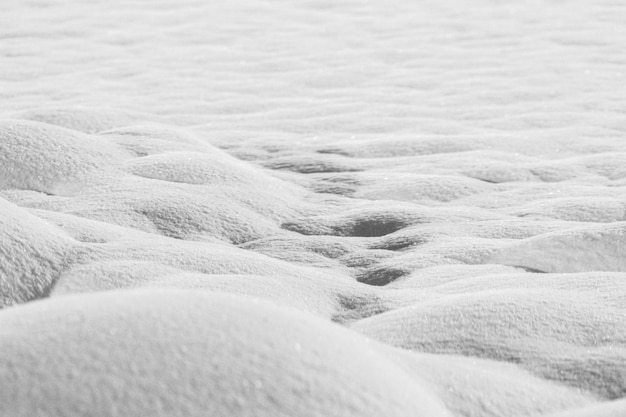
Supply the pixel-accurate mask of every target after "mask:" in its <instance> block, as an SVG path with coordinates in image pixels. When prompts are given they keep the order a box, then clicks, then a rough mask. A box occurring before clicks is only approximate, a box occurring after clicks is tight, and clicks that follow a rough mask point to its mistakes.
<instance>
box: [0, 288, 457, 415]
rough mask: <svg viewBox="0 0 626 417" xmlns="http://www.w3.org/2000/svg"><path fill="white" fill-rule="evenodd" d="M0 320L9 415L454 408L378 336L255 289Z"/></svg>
mask: <svg viewBox="0 0 626 417" xmlns="http://www.w3.org/2000/svg"><path fill="white" fill-rule="evenodd" d="M0 321H1V327H2V328H3V332H2V334H1V336H0V337H1V339H2V340H1V343H0V351H1V356H2V357H3V358H5V360H3V362H2V364H1V365H0V375H1V377H2V379H3V380H5V381H7V380H10V381H12V383H11V384H9V385H8V386H6V387H5V388H4V389H3V390H2V392H1V393H0V398H1V399H2V401H0V410H2V413H3V414H5V415H11V416H15V417H20V416H38V415H50V414H55V415H65V416H85V415H94V414H97V415H102V416H113V415H120V414H123V415H154V416H165V415H173V414H175V415H183V414H184V415H187V416H200V415H207V413H208V414H210V415H238V416H276V415H298V416H320V415H336V416H380V415H386V416H402V417H404V416H407V415H416V416H417V415H428V416H451V414H450V413H449V412H447V410H446V409H445V407H444V406H443V405H442V404H441V402H440V401H439V400H438V398H437V397H436V396H435V395H434V394H433V393H431V392H430V391H429V390H428V389H427V388H426V387H425V385H424V384H423V383H422V382H421V381H420V380H419V379H417V378H415V377H413V376H411V375H409V374H407V373H405V371H403V370H402V369H401V368H400V367H399V366H398V365H396V364H395V363H394V362H392V361H391V360H389V359H386V358H385V357H384V355H383V354H381V353H380V352H379V350H378V349H379V348H378V347H377V345H375V344H374V343H372V342H369V341H368V340H367V339H365V338H363V337H359V336H358V335H355V334H354V333H352V332H350V331H348V330H345V329H342V328H340V327H338V326H335V325H332V324H327V323H325V322H324V321H320V320H316V319H313V318H311V317H310V316H307V315H304V314H301V313H299V312H297V311H296V310H290V309H281V308H277V307H275V306H273V305H272V304H268V303H264V302H260V301H250V300H248V299H241V298H238V297H233V296H225V295H212V294H208V293H204V292H196V291H181V290H167V291H163V290H150V291H147V290H142V291H123V292H104V293H99V294H88V295H82V296H74V297H69V296H68V297H62V298H56V299H52V300H49V301H40V302H37V303H32V304H29V305H26V306H21V307H16V308H13V309H10V310H7V311H5V312H3V314H2V316H1V318H0Z"/></svg>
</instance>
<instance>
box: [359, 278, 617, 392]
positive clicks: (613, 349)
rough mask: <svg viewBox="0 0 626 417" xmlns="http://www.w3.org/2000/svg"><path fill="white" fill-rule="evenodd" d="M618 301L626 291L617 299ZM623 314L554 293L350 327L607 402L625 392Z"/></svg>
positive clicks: (408, 311)
mask: <svg viewBox="0 0 626 417" xmlns="http://www.w3.org/2000/svg"><path fill="white" fill-rule="evenodd" d="M617 297H619V298H620V299H621V300H623V293H622V294H620V295H618V296H617ZM624 317H626V310H625V308H624V305H623V303H622V304H618V303H613V305H611V304H608V303H605V297H604V296H600V297H595V296H593V295H592V294H590V293H586V294H584V293H581V292H573V291H571V292H570V291H559V290H550V289H542V290H531V289H523V290H501V291H483V292H477V293H474V294H472V293H469V294H461V295H455V296H449V297H443V298H439V299H435V300H433V301H430V302H424V303H420V304H417V305H415V306H411V307H405V308H400V309H396V310H392V311H389V312H386V313H383V314H379V315H377V316H373V317H370V318H367V319H363V320H361V321H358V322H356V323H354V324H353V325H352V328H353V329H355V330H358V331H360V332H362V333H364V334H366V335H369V336H371V337H373V338H374V339H377V340H380V341H382V342H385V343H388V344H391V345H393V346H397V347H402V348H406V349H412V350H416V351H426V352H432V353H448V354H462V355H468V356H476V357H482V358H489V359H495V360H499V361H506V362H511V363H516V364H519V365H520V366H522V367H523V368H525V369H527V370H529V371H531V372H533V373H535V374H536V375H539V376H541V377H543V378H547V379H550V380H555V381H559V382H562V383H564V384H567V385H570V386H575V387H578V388H580V389H583V390H586V391H589V392H593V393H595V394H598V395H600V396H602V397H605V398H611V399H615V398H620V397H623V396H625V395H626V380H625V379H624V377H623V376H624V375H625V374H626V341H625V340H624V334H626V323H625V322H624Z"/></svg>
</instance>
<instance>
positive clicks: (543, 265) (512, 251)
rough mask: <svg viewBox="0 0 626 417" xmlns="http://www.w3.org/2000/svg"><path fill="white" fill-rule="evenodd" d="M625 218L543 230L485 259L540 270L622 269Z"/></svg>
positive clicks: (624, 268)
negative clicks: (622, 220)
mask: <svg viewBox="0 0 626 417" xmlns="http://www.w3.org/2000/svg"><path fill="white" fill-rule="evenodd" d="M624 253H626V222H614V223H610V224H608V225H599V226H595V225H594V226H587V227H580V228H573V229H570V230H565V231H558V232H552V233H546V234H543V235H539V236H535V237H531V238H529V239H525V240H523V241H521V242H518V243H514V244H511V245H509V246H506V247H505V248H503V249H501V250H499V251H498V252H497V253H495V254H494V255H493V256H491V257H488V258H487V259H486V262H488V263H500V264H507V265H519V266H524V267H528V268H532V269H536V270H539V271H544V272H583V271H622V272H623V271H626V258H625V257H624Z"/></svg>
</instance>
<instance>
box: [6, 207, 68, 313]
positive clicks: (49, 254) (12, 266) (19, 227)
mask: <svg viewBox="0 0 626 417" xmlns="http://www.w3.org/2000/svg"><path fill="white" fill-rule="evenodd" d="M75 243H76V242H74V241H73V240H72V239H71V238H70V237H69V236H68V235H66V234H65V233H64V232H63V230H61V229H58V228H56V227H55V226H54V225H52V224H49V223H47V222H45V221H43V220H41V219H40V218H38V217H37V216H34V215H32V214H30V213H29V212H28V211H26V210H24V209H22V208H20V207H17V206H16V205H14V204H11V203H9V202H7V201H6V200H4V199H2V198H0V308H2V307H6V306H9V305H12V304H17V303H23V302H25V301H29V300H32V299H36V298H40V297H44V296H47V295H48V293H49V292H50V291H51V289H52V287H53V286H54V284H55V282H56V280H57V279H58V277H59V274H60V273H61V271H62V270H63V268H64V267H65V266H66V265H67V263H68V261H69V258H71V257H72V256H73V254H74V253H75V251H74V246H75Z"/></svg>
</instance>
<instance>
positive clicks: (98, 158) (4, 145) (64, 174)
mask: <svg viewBox="0 0 626 417" xmlns="http://www.w3.org/2000/svg"><path fill="white" fill-rule="evenodd" d="M125 156H126V155H125V153H124V152H123V151H121V150H120V149H117V148H116V147H115V146H112V145H110V144H107V143H105V142H103V141H98V140H96V139H94V138H92V137H89V136H88V135H85V134H82V133H79V132H77V131H73V130H68V129H63V128H60V127H56V126H52V125H49V124H44V123H37V122H29V121H19V120H3V121H0V166H2V174H3V175H2V176H1V177H0V189H23V190H33V191H39V192H42V193H47V194H58V193H60V194H63V193H64V190H65V189H66V188H67V187H71V186H74V187H79V186H81V185H82V183H84V182H86V181H88V180H89V178H90V177H93V176H101V175H102V171H104V170H107V169H108V168H110V167H111V166H114V165H115V164H116V163H119V162H121V161H122V160H123V159H124V157H125Z"/></svg>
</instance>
